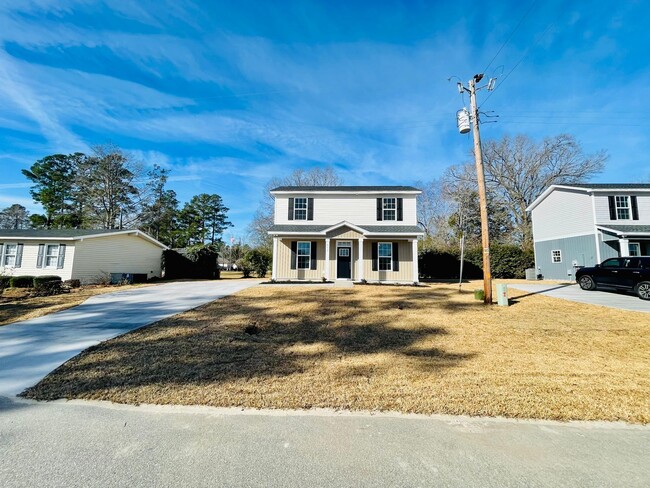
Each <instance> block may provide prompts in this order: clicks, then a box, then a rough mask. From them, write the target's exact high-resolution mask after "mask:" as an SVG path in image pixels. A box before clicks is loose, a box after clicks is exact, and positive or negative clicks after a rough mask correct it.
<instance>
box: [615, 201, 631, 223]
mask: <svg viewBox="0 0 650 488" xmlns="http://www.w3.org/2000/svg"><path fill="white" fill-rule="evenodd" d="M619 198H623V199H625V206H622V205H620V206H619V204H618V199H619ZM614 205H615V207H616V220H632V205H631V203H630V196H629V195H616V196H615V197H614ZM619 210H627V217H621V216H620V215H619V213H618V211H619Z"/></svg>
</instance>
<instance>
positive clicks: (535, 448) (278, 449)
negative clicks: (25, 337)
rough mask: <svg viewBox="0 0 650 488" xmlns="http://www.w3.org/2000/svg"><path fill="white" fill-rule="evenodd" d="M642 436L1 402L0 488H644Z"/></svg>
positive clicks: (637, 431)
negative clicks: (196, 487)
mask: <svg viewBox="0 0 650 488" xmlns="http://www.w3.org/2000/svg"><path fill="white" fill-rule="evenodd" d="M649 458H650V428H648V427H647V426H645V427H644V426H629V425H624V424H618V423H600V422H576V423H560V422H544V421H542V422H535V421H514V420H503V419H480V418H479V419H472V418H468V417H451V416H433V417H425V416H416V415H385V414H378V415H369V414H346V413H335V412H327V411H318V412H307V413H301V412H286V411H278V412H268V411H266V412H260V411H240V410H238V409H215V408H209V407H168V406H167V407H166V406H160V407H158V406H141V407H133V406H122V405H113V404H109V403H98V402H83V401H72V402H60V401H59V402H51V403H36V402H18V403H16V402H12V401H9V400H5V401H4V403H3V401H2V399H0V459H1V460H2V462H0V486H2V487H4V488H14V487H30V488H31V487H33V486H48V487H53V488H55V487H66V488H74V487H84V488H85V487H121V486H132V487H149V486H151V487H153V486H206V487H207V486H215V487H221V486H223V487H257V486H264V487H301V488H302V487H305V486H309V487H349V486H354V487H376V486H382V487H384V486H386V487H393V486H395V487H398V486H399V487H402V486H403V487H418V486H421V487H430V486H436V487H463V488H466V487H482V488H487V487H542V486H543V487H555V486H557V487H566V486H572V487H573V486H575V487H578V486H589V487H616V486H620V487H626V488H633V487H642V486H643V487H646V486H648V480H650V463H648V459H649Z"/></svg>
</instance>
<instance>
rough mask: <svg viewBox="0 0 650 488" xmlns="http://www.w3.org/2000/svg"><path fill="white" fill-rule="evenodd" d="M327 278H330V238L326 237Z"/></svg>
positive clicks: (327, 279)
mask: <svg viewBox="0 0 650 488" xmlns="http://www.w3.org/2000/svg"><path fill="white" fill-rule="evenodd" d="M325 280H326V281H329V280H330V239H329V237H328V238H326V239H325Z"/></svg>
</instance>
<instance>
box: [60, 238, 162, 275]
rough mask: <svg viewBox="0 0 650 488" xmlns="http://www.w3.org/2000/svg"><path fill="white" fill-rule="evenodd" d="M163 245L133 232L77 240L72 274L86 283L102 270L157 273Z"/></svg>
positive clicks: (109, 271) (103, 271) (158, 272)
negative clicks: (130, 233)
mask: <svg viewBox="0 0 650 488" xmlns="http://www.w3.org/2000/svg"><path fill="white" fill-rule="evenodd" d="M162 251H163V250H162V248H161V247H160V246H157V245H156V244H153V243H152V242H149V241H148V240H146V239H143V238H141V237H137V236H135V235H117V236H108V237H98V238H93V239H84V240H80V241H77V245H76V253H75V260H74V266H73V269H72V277H73V278H76V279H80V280H81V281H82V282H85V283H92V282H96V281H98V279H99V277H100V275H102V274H104V273H109V274H110V273H141V274H146V275H147V277H149V278H151V277H153V276H160V273H161V270H160V267H161V259H162Z"/></svg>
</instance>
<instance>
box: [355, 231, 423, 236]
mask: <svg viewBox="0 0 650 488" xmlns="http://www.w3.org/2000/svg"><path fill="white" fill-rule="evenodd" d="M423 235H424V232H399V233H396V232H368V233H367V234H366V236H367V237H374V236H378V237H388V236H390V237H420V236H423Z"/></svg>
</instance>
